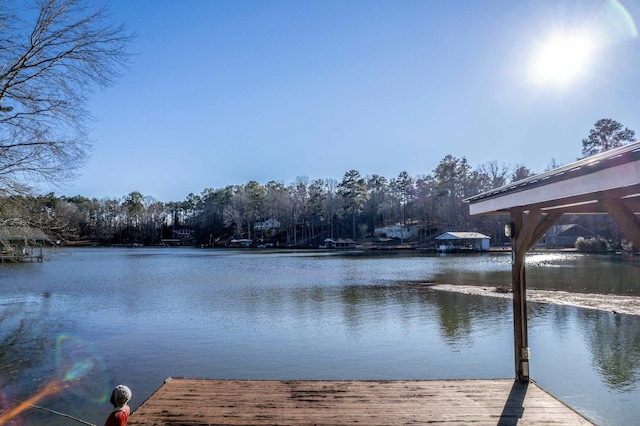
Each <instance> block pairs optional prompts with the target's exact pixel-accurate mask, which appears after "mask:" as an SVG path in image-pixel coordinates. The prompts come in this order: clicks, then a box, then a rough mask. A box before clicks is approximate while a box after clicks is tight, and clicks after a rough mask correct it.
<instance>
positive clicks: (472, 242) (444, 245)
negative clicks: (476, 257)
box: [436, 232, 491, 252]
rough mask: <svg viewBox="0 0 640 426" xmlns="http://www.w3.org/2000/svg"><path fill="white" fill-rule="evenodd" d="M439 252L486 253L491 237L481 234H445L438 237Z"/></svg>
mask: <svg viewBox="0 0 640 426" xmlns="http://www.w3.org/2000/svg"><path fill="white" fill-rule="evenodd" d="M436 240H438V243H439V245H438V251H441V252H460V251H484V250H488V249H489V242H490V241H491V237H489V236H487V235H484V234H481V233H479V232H445V233H444V234H442V235H438V236H437V237H436Z"/></svg>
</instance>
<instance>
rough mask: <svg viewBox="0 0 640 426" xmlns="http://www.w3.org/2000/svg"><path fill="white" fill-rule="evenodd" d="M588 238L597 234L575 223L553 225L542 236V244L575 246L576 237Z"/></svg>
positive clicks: (550, 246)
mask: <svg viewBox="0 0 640 426" xmlns="http://www.w3.org/2000/svg"><path fill="white" fill-rule="evenodd" d="M580 237H582V238H584V239H585V240H589V239H592V238H596V237H597V234H596V233H595V232H593V231H591V230H590V229H587V228H585V227H584V226H581V225H578V224H576V223H573V224H569V225H555V226H552V227H551V229H549V231H548V232H547V233H546V234H545V236H544V239H543V241H544V245H545V247H547V248H561V247H564V248H570V247H575V245H576V240H577V239H578V238H580Z"/></svg>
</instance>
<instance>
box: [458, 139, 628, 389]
mask: <svg viewBox="0 0 640 426" xmlns="http://www.w3.org/2000/svg"><path fill="white" fill-rule="evenodd" d="M465 201H466V202H468V203H469V212H470V214H471V215H478V214H500V215H509V217H510V223H508V224H507V225H506V226H505V234H506V235H507V237H510V238H511V253H512V260H511V281H512V287H513V323H514V324H513V325H514V357H515V372H516V378H517V379H518V380H519V381H529V360H530V358H531V351H530V348H529V341H528V326H527V282H526V274H525V262H524V258H525V255H526V253H527V252H528V251H529V250H530V249H531V248H533V246H534V245H535V244H536V243H537V242H538V241H539V240H540V239H541V238H542V237H543V236H544V235H545V234H546V233H547V231H549V229H550V228H551V227H552V226H553V225H554V224H555V223H556V222H557V221H558V220H559V219H560V218H561V217H562V216H563V215H564V214H565V213H571V214H608V215H609V216H610V217H611V218H612V220H613V221H614V222H615V223H616V224H617V225H618V227H619V228H620V230H621V231H622V232H623V233H624V234H625V236H626V237H627V238H628V239H629V240H630V241H631V242H632V243H633V245H635V247H637V248H638V247H640V220H639V219H638V217H637V216H636V213H638V212H640V142H635V143H633V144H629V145H625V146H622V147H619V148H616V149H612V150H610V151H607V152H604V153H600V154H597V155H594V156H591V157H588V158H585V159H582V160H579V161H576V162H574V163H571V164H568V165H566V166H563V167H559V168H557V169H553V170H550V171H548V172H545V173H542V174H539V175H535V176H531V177H529V178H526V179H523V180H520V181H517V182H513V183H511V184H509V185H505V186H502V187H500V188H496V189H493V190H491V191H488V192H484V193H482V194H479V195H476V196H474V197H471V198H468V199H467V200H465ZM534 353H535V348H534Z"/></svg>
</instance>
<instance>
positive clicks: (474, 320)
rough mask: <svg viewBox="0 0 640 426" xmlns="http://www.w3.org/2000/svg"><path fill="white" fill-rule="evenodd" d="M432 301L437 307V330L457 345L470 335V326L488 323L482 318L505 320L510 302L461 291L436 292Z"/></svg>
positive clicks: (508, 317) (471, 328)
mask: <svg viewBox="0 0 640 426" xmlns="http://www.w3.org/2000/svg"><path fill="white" fill-rule="evenodd" d="M434 295H435V297H434V299H433V300H434V301H435V303H436V305H437V307H438V315H439V322H440V332H441V334H442V337H443V339H444V341H445V342H446V343H447V344H449V345H451V346H453V347H457V346H459V345H460V343H462V342H464V343H465V346H466V344H468V343H469V342H468V339H470V338H471V336H472V335H473V327H474V325H475V326H477V327H478V326H479V327H486V326H489V327H490V323H489V324H487V322H486V321H488V320H489V321H492V320H495V321H503V320H504V321H507V320H510V318H511V311H510V303H505V301H504V300H500V299H494V298H489V297H477V296H472V295H467V294H461V293H444V292H437V293H435V294H434Z"/></svg>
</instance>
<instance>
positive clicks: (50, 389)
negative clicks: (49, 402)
mask: <svg viewBox="0 0 640 426" xmlns="http://www.w3.org/2000/svg"><path fill="white" fill-rule="evenodd" d="M62 388H63V386H62V384H60V383H57V382H50V383H49V384H47V385H46V386H45V387H44V388H42V390H41V391H40V392H38V393H36V394H35V395H33V396H32V397H30V398H29V399H27V400H26V401H23V402H22V403H20V404H19V405H17V406H16V407H14V408H13V409H11V410H9V411H7V412H6V413H4V414H2V415H0V425H3V424H5V423H6V422H8V421H9V420H11V419H12V418H14V417H16V416H17V415H19V414H20V413H22V412H23V411H24V410H26V409H28V408H31V406H33V405H35V404H36V403H37V402H38V401H40V400H41V399H42V398H45V397H47V396H49V395H53V394H54V393H56V392H59V391H60V390H61V389H62Z"/></svg>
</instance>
